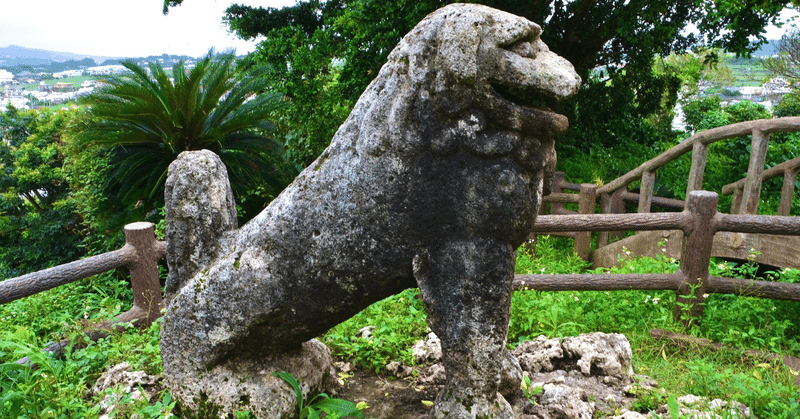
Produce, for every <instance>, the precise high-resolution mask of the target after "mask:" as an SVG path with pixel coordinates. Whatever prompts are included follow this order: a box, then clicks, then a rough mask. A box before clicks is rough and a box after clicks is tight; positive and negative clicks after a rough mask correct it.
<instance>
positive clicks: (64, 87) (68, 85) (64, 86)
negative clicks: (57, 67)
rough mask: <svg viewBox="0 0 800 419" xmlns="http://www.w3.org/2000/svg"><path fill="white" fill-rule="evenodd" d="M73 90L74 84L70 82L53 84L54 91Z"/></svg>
mask: <svg viewBox="0 0 800 419" xmlns="http://www.w3.org/2000/svg"><path fill="white" fill-rule="evenodd" d="M73 90H75V85H74V84H72V83H63V82H58V83H56V84H54V85H53V91H54V92H71V91H73Z"/></svg>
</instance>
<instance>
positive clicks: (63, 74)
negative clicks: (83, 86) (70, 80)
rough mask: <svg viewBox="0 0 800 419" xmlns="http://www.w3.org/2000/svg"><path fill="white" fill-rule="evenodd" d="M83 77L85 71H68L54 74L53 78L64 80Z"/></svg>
mask: <svg viewBox="0 0 800 419" xmlns="http://www.w3.org/2000/svg"><path fill="white" fill-rule="evenodd" d="M82 75H83V70H67V71H60V72H58V73H53V78H55V79H63V78H64V77H79V76H82Z"/></svg>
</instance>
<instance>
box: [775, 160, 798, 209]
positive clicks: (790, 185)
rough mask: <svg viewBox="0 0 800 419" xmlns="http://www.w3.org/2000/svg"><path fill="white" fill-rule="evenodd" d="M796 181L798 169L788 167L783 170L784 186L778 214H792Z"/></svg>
mask: <svg viewBox="0 0 800 419" xmlns="http://www.w3.org/2000/svg"><path fill="white" fill-rule="evenodd" d="M796 181H797V169H788V170H786V171H785V172H783V187H782V188H781V203H780V206H779V207H778V215H784V216H790V215H791V212H792V199H793V198H794V185H795V182H796Z"/></svg>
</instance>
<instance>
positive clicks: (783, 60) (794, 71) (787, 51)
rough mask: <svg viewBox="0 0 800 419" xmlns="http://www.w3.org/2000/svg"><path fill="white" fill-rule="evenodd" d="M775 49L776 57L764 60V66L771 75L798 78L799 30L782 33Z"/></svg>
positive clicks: (799, 77) (799, 62)
mask: <svg viewBox="0 0 800 419" xmlns="http://www.w3.org/2000/svg"><path fill="white" fill-rule="evenodd" d="M776 51H777V53H778V56H777V57H769V58H767V59H766V60H764V68H766V69H767V70H768V71H769V72H770V73H772V74H773V75H776V76H782V77H786V78H787V79H792V80H800V31H794V32H791V33H788V34H786V35H783V37H781V40H780V41H778V46H777V48H776Z"/></svg>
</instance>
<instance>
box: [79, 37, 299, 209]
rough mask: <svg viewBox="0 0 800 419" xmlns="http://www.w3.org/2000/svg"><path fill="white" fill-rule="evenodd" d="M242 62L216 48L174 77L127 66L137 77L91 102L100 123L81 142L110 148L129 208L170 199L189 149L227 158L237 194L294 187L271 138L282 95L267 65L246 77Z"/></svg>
mask: <svg viewBox="0 0 800 419" xmlns="http://www.w3.org/2000/svg"><path fill="white" fill-rule="evenodd" d="M235 60H236V57H235V56H234V54H233V53H232V52H227V53H223V54H219V55H215V54H214V52H213V50H212V51H210V52H209V53H208V54H207V55H206V56H205V57H203V58H202V59H200V60H198V61H197V63H196V64H195V66H194V68H192V69H191V70H189V69H187V68H186V67H185V65H184V62H183V61H180V62H178V63H177V64H175V65H174V66H173V67H172V72H171V77H170V74H168V72H167V71H166V70H165V69H164V68H163V67H162V66H161V64H160V63H158V62H152V63H150V64H149V65H148V67H147V68H145V67H143V66H141V65H139V64H138V63H136V62H134V61H123V62H122V63H121V64H122V65H123V66H125V68H127V69H128V70H129V71H130V73H129V74H127V75H125V76H122V77H115V78H112V79H109V80H108V83H109V84H110V86H109V87H107V88H104V89H101V90H99V91H98V92H97V93H94V94H93V95H91V96H90V97H89V99H87V103H88V104H89V105H90V106H91V108H90V113H91V116H92V118H93V120H92V123H90V124H89V125H88V126H87V127H86V128H87V129H86V130H85V131H84V132H83V135H82V136H81V137H80V141H81V144H84V145H87V146H88V145H97V144H99V145H103V146H105V147H108V148H110V150H111V165H112V167H113V170H112V171H111V172H110V173H111V177H110V181H111V182H110V183H109V187H111V188H112V189H110V190H111V191H117V192H119V194H121V195H120V197H121V199H122V201H123V202H124V203H126V204H130V205H132V204H135V203H137V202H140V204H141V202H144V203H149V204H151V205H156V206H157V205H158V204H159V203H160V202H161V201H163V196H162V195H163V194H162V191H163V188H164V182H165V180H166V174H167V168H168V167H169V164H170V163H171V162H172V161H173V160H174V159H175V158H176V157H177V156H178V154H179V153H181V152H183V151H187V150H201V149H209V150H211V151H213V152H215V153H216V154H217V155H219V156H220V158H221V159H222V161H223V162H224V163H225V165H226V167H227V169H228V173H229V176H230V178H231V179H230V180H231V185H232V187H233V189H234V193H235V194H236V195H237V196H244V195H245V194H247V193H248V192H250V191H252V190H255V189H257V188H258V187H263V186H268V187H270V188H271V191H272V192H274V193H276V194H277V191H280V190H281V189H282V188H283V187H284V186H285V185H286V184H288V182H289V181H290V177H291V175H289V176H287V172H286V170H285V167H284V166H283V165H282V163H281V159H280V153H281V147H280V146H279V144H278V143H277V142H276V141H274V140H272V139H270V138H268V137H266V136H265V135H264V134H265V133H267V132H270V131H272V130H274V125H273V124H272V123H271V122H270V121H269V120H268V119H269V118H270V116H271V115H272V113H273V112H274V111H275V110H276V109H277V108H278V107H280V106H281V104H282V101H281V95H279V94H277V93H273V92H270V91H269V90H268V85H269V81H268V79H266V78H265V77H263V76H264V73H265V71H266V69H265V68H264V67H255V68H252V69H250V70H247V71H244V72H239V71H238V70H237V68H236V66H235Z"/></svg>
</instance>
